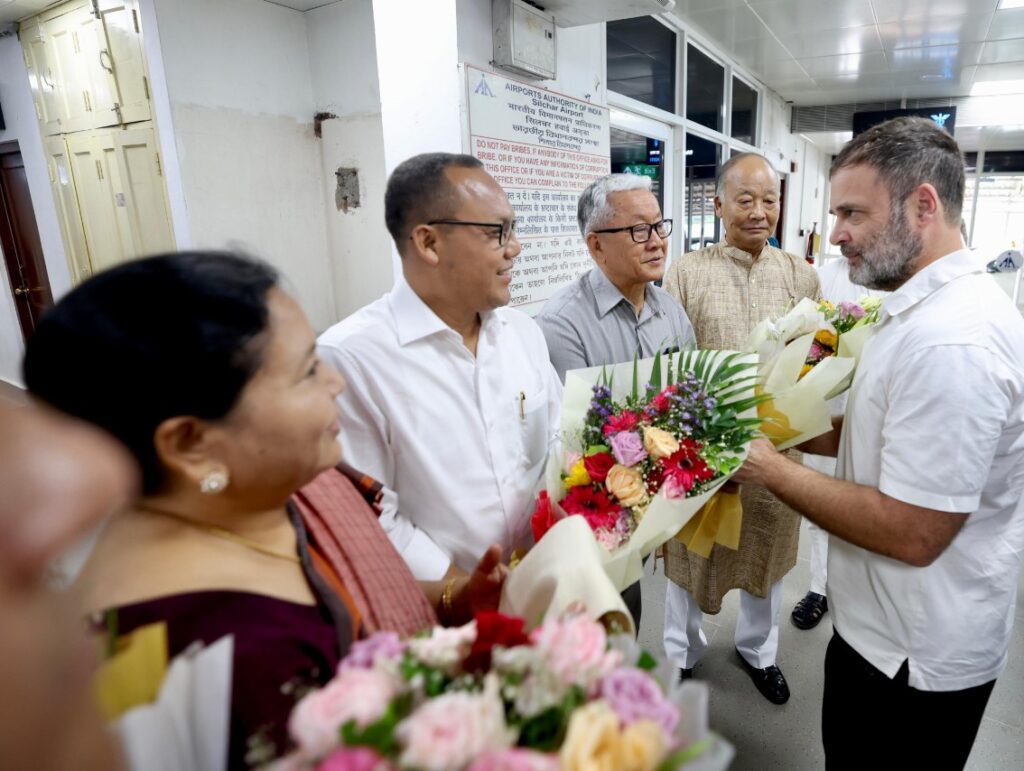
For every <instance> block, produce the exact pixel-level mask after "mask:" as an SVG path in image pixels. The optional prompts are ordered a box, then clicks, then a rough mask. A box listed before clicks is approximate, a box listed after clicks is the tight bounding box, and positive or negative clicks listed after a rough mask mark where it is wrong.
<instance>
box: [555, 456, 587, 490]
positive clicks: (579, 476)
mask: <svg viewBox="0 0 1024 771" xmlns="http://www.w3.org/2000/svg"><path fill="white" fill-rule="evenodd" d="M562 484H564V485H565V489H566V490H569V489H570V488H573V487H579V486H580V485H589V484H590V474H588V473H587V467H586V466H584V465H583V461H582V460H578V461H576V463H575V464H573V467H572V468H571V469H569V473H568V475H567V476H566V477H565V479H564V480H563V481H562Z"/></svg>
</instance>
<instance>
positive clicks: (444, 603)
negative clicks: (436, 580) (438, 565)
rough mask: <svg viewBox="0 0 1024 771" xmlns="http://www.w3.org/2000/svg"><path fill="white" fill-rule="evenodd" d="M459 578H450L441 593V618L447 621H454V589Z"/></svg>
mask: <svg viewBox="0 0 1024 771" xmlns="http://www.w3.org/2000/svg"><path fill="white" fill-rule="evenodd" d="M458 580H459V579H457V578H449V579H448V581H447V582H446V583H445V585H444V591H443V592H441V616H442V618H443V620H445V621H452V589H453V588H454V587H455V582H456V581H458Z"/></svg>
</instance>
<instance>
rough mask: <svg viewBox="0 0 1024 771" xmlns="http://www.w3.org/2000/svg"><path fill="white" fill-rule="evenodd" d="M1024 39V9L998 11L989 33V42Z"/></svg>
mask: <svg viewBox="0 0 1024 771" xmlns="http://www.w3.org/2000/svg"><path fill="white" fill-rule="evenodd" d="M1016 37H1024V8H1014V9H1012V10H1009V11H996V13H995V17H994V18H993V19H992V28H991V30H990V31H989V34H988V39H989V40H1008V39H1010V38H1016Z"/></svg>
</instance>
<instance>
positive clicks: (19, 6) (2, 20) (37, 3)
mask: <svg viewBox="0 0 1024 771" xmlns="http://www.w3.org/2000/svg"><path fill="white" fill-rule="evenodd" d="M57 2H61V0H14V2H13V3H12V2H8V3H4V2H3V0H0V24H8V23H10V22H12V21H18V19H24V18H25V17H26V16H32V15H33V14H36V13H39V12H40V11H41V10H43V9H44V8H46V7H47V6H50V5H54V4H55V3H57Z"/></svg>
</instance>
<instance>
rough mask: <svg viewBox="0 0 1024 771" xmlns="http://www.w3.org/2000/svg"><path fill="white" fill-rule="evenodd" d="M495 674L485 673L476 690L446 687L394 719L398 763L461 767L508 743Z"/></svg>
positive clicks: (427, 768)
mask: <svg viewBox="0 0 1024 771" xmlns="http://www.w3.org/2000/svg"><path fill="white" fill-rule="evenodd" d="M499 687H500V686H499V684H498V680H497V678H496V677H494V676H489V677H488V678H486V680H485V682H484V690H483V691H482V692H481V693H469V692H467V691H451V692H449V693H445V694H443V695H441V696H438V697H437V698H436V699H431V700H430V701H428V702H425V703H424V704H423V706H421V707H420V708H419V709H418V710H416V711H415V712H413V713H412V714H411V715H410V716H409V717H407V718H406V719H405V720H403V721H402V722H401V723H399V724H398V727H397V728H396V729H395V736H396V737H397V738H398V742H399V744H400V745H401V747H402V754H401V756H400V757H399V763H400V764H401V766H402V767H403V768H406V767H411V768H416V769H422V771H447V770H448V769H453V768H464V767H465V766H467V765H468V764H469V763H470V762H471V761H472V760H473V759H474V758H476V757H477V756H479V755H482V754H483V753H484V752H486V751H488V750H497V749H504V748H506V747H510V746H511V745H512V740H513V738H514V733H513V732H512V731H511V730H510V729H509V727H508V726H507V725H506V724H505V707H504V704H503V703H502V701H501V698H500V697H499V695H498V689H499Z"/></svg>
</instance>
